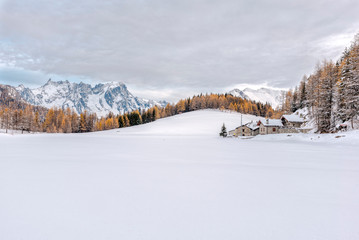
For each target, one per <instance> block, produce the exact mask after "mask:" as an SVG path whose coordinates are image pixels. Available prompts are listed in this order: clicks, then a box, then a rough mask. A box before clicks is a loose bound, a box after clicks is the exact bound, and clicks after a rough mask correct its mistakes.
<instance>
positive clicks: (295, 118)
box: [280, 114, 304, 128]
mask: <svg viewBox="0 0 359 240" xmlns="http://www.w3.org/2000/svg"><path fill="white" fill-rule="evenodd" d="M280 120H281V121H282V124H283V126H284V127H285V128H300V127H301V126H302V124H303V123H304V118H302V117H301V116H299V115H296V114H291V115H283V116H282V117H281V118H280Z"/></svg>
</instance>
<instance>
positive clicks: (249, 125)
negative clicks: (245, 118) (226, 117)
mask: <svg viewBox="0 0 359 240" xmlns="http://www.w3.org/2000/svg"><path fill="white" fill-rule="evenodd" d="M246 126H247V127H249V128H250V129H252V130H256V129H258V128H259V126H258V125H257V123H255V122H249V123H247V124H246Z"/></svg>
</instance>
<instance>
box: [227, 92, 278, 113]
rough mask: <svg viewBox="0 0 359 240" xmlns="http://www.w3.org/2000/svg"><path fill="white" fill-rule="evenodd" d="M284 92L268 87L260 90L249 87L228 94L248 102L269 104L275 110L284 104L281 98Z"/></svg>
mask: <svg viewBox="0 0 359 240" xmlns="http://www.w3.org/2000/svg"><path fill="white" fill-rule="evenodd" d="M284 92H285V91H284V90H279V89H272V88H266V87H261V88H259V89H253V88H248V87H247V88H245V89H243V90H240V89H238V88H235V89H233V90H231V91H229V92H228V94H231V95H233V96H235V97H242V98H245V99H248V100H253V101H257V102H261V103H269V104H271V106H272V107H273V108H276V107H278V106H280V104H281V103H282V100H281V98H282V94H283V93H284Z"/></svg>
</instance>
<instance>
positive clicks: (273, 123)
mask: <svg viewBox="0 0 359 240" xmlns="http://www.w3.org/2000/svg"><path fill="white" fill-rule="evenodd" d="M257 125H258V126H259V134H261V135H266V134H277V133H279V129H280V128H282V127H283V124H282V121H281V120H280V119H266V120H264V121H258V123H257Z"/></svg>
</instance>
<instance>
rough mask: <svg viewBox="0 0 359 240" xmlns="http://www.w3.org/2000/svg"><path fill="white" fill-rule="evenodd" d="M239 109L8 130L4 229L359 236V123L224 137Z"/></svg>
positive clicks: (38, 234)
mask: <svg viewBox="0 0 359 240" xmlns="http://www.w3.org/2000/svg"><path fill="white" fill-rule="evenodd" d="M238 116H239V115H238V114H233V113H223V112H218V111H207V110H206V111H199V112H191V113H186V114H182V115H178V116H175V117H169V118H166V119H161V120H160V121H156V122H153V123H149V124H145V125H141V126H136V127H130V128H126V129H116V130H110V131H105V132H96V133H85V134H29V135H13V136H12V135H5V134H0V148H1V157H0V193H1V197H0V213H1V214H0V239H2V240H14V239H27V240H39V239H51V240H63V239H67V240H72V239H73V240H75V239H76V240H78V239H86V240H97V239H108V240H117V239H126V240H134V239H149V240H151V239H153V240H168V239H186V240H187V239H206V240H214V239H216V240H217V239H226V240H232V239H233V240H238V239H246V240H259V239H273V240H288V239H291V240H303V239H320V240H338V239H345V240H357V239H359V231H358V225H359V186H358V182H359V159H358V156H357V152H358V145H359V132H350V133H346V134H341V135H345V137H341V138H335V136H336V135H333V134H328V135H320V138H318V135H314V134H312V135H310V134H309V135H304V134H291V136H288V135H287V134H283V135H272V136H257V137H255V138H253V139H247V140H244V139H238V138H229V139H223V138H220V137H219V136H218V132H219V130H220V127H221V125H222V123H223V122H225V123H226V124H227V125H232V126H235V125H236V124H237V122H238V121H239V117H238ZM248 118H251V117H250V116H248ZM177 127H178V128H177ZM175 129H177V131H175ZM314 137H316V139H313V138H314ZM349 142H350V144H349ZM343 153H345V154H343Z"/></svg>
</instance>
